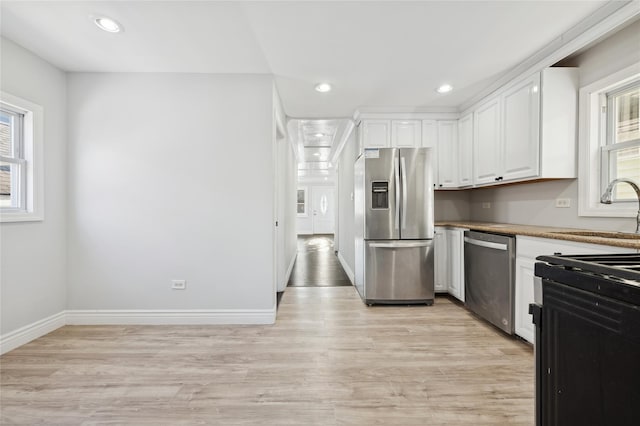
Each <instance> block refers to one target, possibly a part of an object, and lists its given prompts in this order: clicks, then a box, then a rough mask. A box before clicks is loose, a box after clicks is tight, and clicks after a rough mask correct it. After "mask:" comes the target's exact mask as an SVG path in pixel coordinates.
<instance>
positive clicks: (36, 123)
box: [0, 92, 44, 222]
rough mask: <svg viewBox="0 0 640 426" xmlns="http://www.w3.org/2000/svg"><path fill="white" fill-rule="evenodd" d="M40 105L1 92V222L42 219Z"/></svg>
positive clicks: (42, 181) (42, 180)
mask: <svg viewBox="0 0 640 426" xmlns="http://www.w3.org/2000/svg"><path fill="white" fill-rule="evenodd" d="M42 152H43V146H42V107H40V106H39V105H36V104H34V103H32V102H29V101H26V100H24V99H20V98H18V97H15V96H12V95H10V94H8V93H5V92H0V221H1V222H19V221H32V220H42V219H43V209H44V194H43V184H44V176H43V174H42V160H43V159H42Z"/></svg>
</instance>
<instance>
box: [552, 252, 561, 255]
mask: <svg viewBox="0 0 640 426" xmlns="http://www.w3.org/2000/svg"><path fill="white" fill-rule="evenodd" d="M553 255H554V256H562V253H560V252H559V251H557V252H555V253H553Z"/></svg>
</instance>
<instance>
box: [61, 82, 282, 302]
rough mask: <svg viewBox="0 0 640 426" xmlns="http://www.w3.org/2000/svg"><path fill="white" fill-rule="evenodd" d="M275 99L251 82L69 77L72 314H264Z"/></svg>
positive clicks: (269, 268) (268, 294) (268, 288)
mask: <svg viewBox="0 0 640 426" xmlns="http://www.w3.org/2000/svg"><path fill="white" fill-rule="evenodd" d="M272 91H273V88H272V79H271V77H270V76H259V75H254V76H246V75H245V76H242V75H238V76H228V75H226V76H223V75H207V74H170V73H165V74H142V73H140V74H127V73H123V74H99V73H96V74H84V73H77V74H76V73H74V74H70V75H69V77H68V122H69V124H70V126H69V151H70V154H71V155H70V158H69V178H68V183H69V203H68V213H69V227H68V228H69V232H68V253H69V262H68V264H69V269H68V275H69V297H68V306H69V308H70V309H240V310H244V309H248V310H250V309H271V308H273V307H274V303H275V285H274V282H273V281H274V272H273V220H274V215H273V211H274V206H273V202H274V200H273V187H274V183H273V182H274V171H273V159H272V155H273V140H272V138H273V134H274V131H273V112H272V108H273V98H272ZM172 279H185V280H186V281H187V289H186V291H175V290H171V289H170V284H171V280H172Z"/></svg>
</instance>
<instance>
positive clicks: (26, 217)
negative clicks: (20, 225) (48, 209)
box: [0, 212, 44, 223]
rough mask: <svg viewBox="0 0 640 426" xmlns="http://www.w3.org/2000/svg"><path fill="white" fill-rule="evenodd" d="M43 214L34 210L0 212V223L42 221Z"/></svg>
mask: <svg viewBox="0 0 640 426" xmlns="http://www.w3.org/2000/svg"><path fill="white" fill-rule="evenodd" d="M43 220H44V215H43V214H41V213H36V212H0V223H12V222H42V221H43Z"/></svg>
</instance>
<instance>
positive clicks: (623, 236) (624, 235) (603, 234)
mask: <svg viewBox="0 0 640 426" xmlns="http://www.w3.org/2000/svg"><path fill="white" fill-rule="evenodd" d="M551 233H552V234H560V235H581V236H585V237H600V238H615V239H617V240H640V234H632V233H629V232H607V231H555V232H551Z"/></svg>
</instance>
